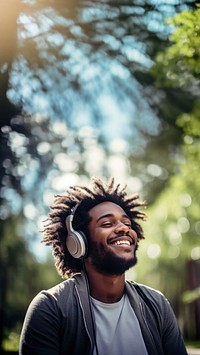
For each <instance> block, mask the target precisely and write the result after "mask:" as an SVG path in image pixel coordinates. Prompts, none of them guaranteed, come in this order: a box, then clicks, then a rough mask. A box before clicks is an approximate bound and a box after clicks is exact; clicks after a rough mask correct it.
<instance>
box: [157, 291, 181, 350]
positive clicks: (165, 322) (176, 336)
mask: <svg viewBox="0 0 200 355" xmlns="http://www.w3.org/2000/svg"><path fill="white" fill-rule="evenodd" d="M162 301H163V306H162V309H163V310H164V312H163V318H162V341H163V350H164V354H165V355H177V354H179V355H187V350H186V347H185V344H184V341H183V338H182V335H181V332H180V329H179V326H178V323H177V320H176V317H175V314H174V312H173V310H172V308H171V306H170V304H169V302H168V301H167V300H166V299H165V298H164V297H163V299H162ZM164 303H165V305H164Z"/></svg>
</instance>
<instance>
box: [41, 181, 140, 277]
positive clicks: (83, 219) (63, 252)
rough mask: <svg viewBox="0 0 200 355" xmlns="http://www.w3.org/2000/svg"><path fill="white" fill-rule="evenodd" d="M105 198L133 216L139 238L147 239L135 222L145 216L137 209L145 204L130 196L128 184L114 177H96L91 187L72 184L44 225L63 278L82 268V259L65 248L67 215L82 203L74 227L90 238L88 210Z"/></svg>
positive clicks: (48, 243) (44, 239)
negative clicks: (127, 188) (105, 180)
mask: <svg viewBox="0 0 200 355" xmlns="http://www.w3.org/2000/svg"><path fill="white" fill-rule="evenodd" d="M105 201H110V202H113V203H116V204H117V205H119V206H120V207H121V208H122V209H123V210H124V211H125V212H126V214H127V215H128V216H129V217H130V219H131V222H132V228H133V229H134V230H135V232H136V233H137V236H138V240H140V239H143V238H144V235H143V230H142V227H141V226H140V224H138V223H137V222H136V221H137V220H144V219H145V218H146V214H145V213H144V212H142V211H139V210H135V208H137V207H140V206H144V205H145V203H144V202H143V201H140V200H139V196H138V194H133V195H130V196H127V193H126V186H121V185H120V184H117V185H115V184H114V178H111V179H110V180H109V181H108V182H107V183H106V182H104V181H102V180H101V179H99V178H96V177H94V178H92V188H91V189H90V188H88V187H86V186H82V185H75V186H72V187H70V189H69V191H67V193H66V194H63V195H56V196H55V199H54V203H53V205H52V206H51V209H52V211H51V212H50V213H49V215H48V218H47V220H46V221H45V224H44V230H43V240H42V241H43V242H44V243H45V244H46V245H51V246H52V248H53V255H54V258H55V260H56V262H55V266H56V269H57V271H58V273H59V274H60V275H61V276H62V277H63V278H68V277H70V276H71V275H73V274H75V273H77V272H80V271H81V270H82V269H83V263H82V260H81V259H75V258H73V257H72V256H71V254H70V253H69V252H68V250H67V247H66V238H67V229H66V223H65V221H66V217H67V216H68V215H69V214H71V210H72V208H74V207H75V206H76V205H77V204H80V205H79V206H78V208H77V210H76V212H75V215H74V219H73V228H74V229H75V230H81V231H82V232H83V233H84V234H85V235H86V237H87V238H88V236H89V234H88V228H87V227H88V223H89V221H90V215H89V210H90V209H91V208H93V207H94V206H96V205H98V204H99V203H102V202H105Z"/></svg>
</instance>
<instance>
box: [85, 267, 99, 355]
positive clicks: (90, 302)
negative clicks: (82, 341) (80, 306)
mask: <svg viewBox="0 0 200 355" xmlns="http://www.w3.org/2000/svg"><path fill="white" fill-rule="evenodd" d="M82 264H83V271H84V274H85V280H86V287H87V293H88V300H89V307H90V314H91V319H92V328H93V334H94V346H95V348H96V355H99V351H98V346H97V340H96V329H95V320H94V314H93V310H92V301H91V298H90V286H89V281H88V277H87V273H86V268H85V263H84V260H82Z"/></svg>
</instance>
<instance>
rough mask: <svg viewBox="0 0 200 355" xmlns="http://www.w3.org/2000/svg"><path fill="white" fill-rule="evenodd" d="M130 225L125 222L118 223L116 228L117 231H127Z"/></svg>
mask: <svg viewBox="0 0 200 355" xmlns="http://www.w3.org/2000/svg"><path fill="white" fill-rule="evenodd" d="M129 229H130V227H129V226H127V225H126V224H124V223H121V222H120V223H118V224H117V226H116V228H115V232H116V233H127V232H128V231H129Z"/></svg>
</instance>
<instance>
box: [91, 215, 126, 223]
mask: <svg viewBox="0 0 200 355" xmlns="http://www.w3.org/2000/svg"><path fill="white" fill-rule="evenodd" d="M106 217H114V214H112V213H107V214H104V215H103V216H100V217H99V218H97V220H96V222H99V221H100V220H101V219H103V218H106ZM122 217H123V218H127V219H129V220H130V221H131V219H130V217H129V216H128V215H127V214H125V213H124V214H123V215H122Z"/></svg>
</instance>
